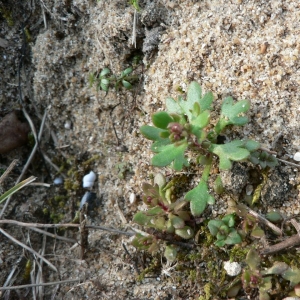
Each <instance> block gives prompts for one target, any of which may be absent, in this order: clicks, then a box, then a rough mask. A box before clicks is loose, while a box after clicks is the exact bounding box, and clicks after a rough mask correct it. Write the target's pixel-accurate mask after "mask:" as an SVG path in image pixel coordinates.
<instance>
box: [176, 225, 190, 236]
mask: <svg viewBox="0 0 300 300" xmlns="http://www.w3.org/2000/svg"><path fill="white" fill-rule="evenodd" d="M175 234H177V235H178V236H180V237H182V238H183V239H190V238H192V237H193V236H194V230H193V229H192V228H191V227H189V226H185V227H184V228H180V229H175Z"/></svg>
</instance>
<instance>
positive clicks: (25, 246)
mask: <svg viewBox="0 0 300 300" xmlns="http://www.w3.org/2000/svg"><path fill="white" fill-rule="evenodd" d="M0 232H1V233H2V234H3V235H5V236H6V237H7V238H9V239H10V240H12V241H13V242H14V243H16V244H18V245H19V246H21V247H23V248H25V249H26V250H28V251H29V252H31V253H32V254H33V255H36V256H37V257H39V258H40V259H42V260H43V261H44V262H45V263H46V264H47V265H48V266H49V267H50V268H51V269H52V270H53V271H55V272H57V269H56V267H55V266H54V265H53V264H51V262H50V261H48V260H47V259H46V258H44V257H43V256H42V255H40V254H39V253H37V252H36V251H34V250H33V249H32V248H30V247H28V246H27V245H25V244H23V243H21V242H20V241H18V240H17V239H15V238H14V237H12V236H11V235H10V234H8V233H7V232H6V231H4V230H3V229H2V228H0Z"/></svg>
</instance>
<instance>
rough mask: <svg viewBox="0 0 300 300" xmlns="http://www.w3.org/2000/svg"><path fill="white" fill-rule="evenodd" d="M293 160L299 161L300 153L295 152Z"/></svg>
mask: <svg viewBox="0 0 300 300" xmlns="http://www.w3.org/2000/svg"><path fill="white" fill-rule="evenodd" d="M294 160H295V161H300V152H296V153H295V154H294Z"/></svg>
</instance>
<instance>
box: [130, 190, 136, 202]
mask: <svg viewBox="0 0 300 300" xmlns="http://www.w3.org/2000/svg"><path fill="white" fill-rule="evenodd" d="M135 200H136V196H135V193H131V194H130V196H129V203H130V204H133V203H135Z"/></svg>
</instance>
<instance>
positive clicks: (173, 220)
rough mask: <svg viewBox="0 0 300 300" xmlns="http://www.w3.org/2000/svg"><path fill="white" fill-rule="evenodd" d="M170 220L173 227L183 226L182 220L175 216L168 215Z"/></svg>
mask: <svg viewBox="0 0 300 300" xmlns="http://www.w3.org/2000/svg"><path fill="white" fill-rule="evenodd" d="M170 220H171V223H172V225H173V226H174V228H175V229H179V228H183V227H184V225H185V223H184V221H183V220H182V219H181V218H179V217H177V216H174V215H173V216H170Z"/></svg>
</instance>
